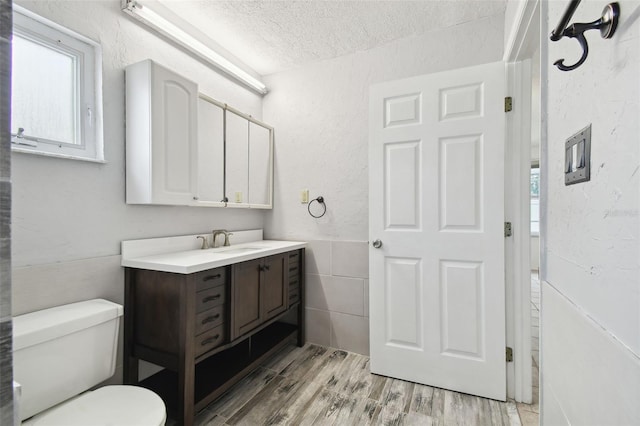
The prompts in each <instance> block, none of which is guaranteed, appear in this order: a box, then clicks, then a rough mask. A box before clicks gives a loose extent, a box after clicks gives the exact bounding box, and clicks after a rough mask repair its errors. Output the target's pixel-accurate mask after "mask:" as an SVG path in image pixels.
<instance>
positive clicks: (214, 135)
mask: <svg viewBox="0 0 640 426" xmlns="http://www.w3.org/2000/svg"><path fill="white" fill-rule="evenodd" d="M223 198H224V108H223V106H221V105H220V104H219V103H218V102H216V101H214V100H213V99H210V98H208V97H206V96H204V95H202V94H201V95H200V97H199V99H198V186H197V191H196V197H195V204H196V205H198V204H199V205H208V206H224V201H223Z"/></svg>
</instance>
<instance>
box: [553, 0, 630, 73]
mask: <svg viewBox="0 0 640 426" xmlns="http://www.w3.org/2000/svg"><path fill="white" fill-rule="evenodd" d="M579 4H580V0H571V3H569V6H567V10H566V11H565V12H564V15H563V16H562V19H561V20H560V22H559V23H558V26H557V27H556V28H555V29H554V30H553V31H552V32H551V36H550V37H549V38H550V39H551V41H558V40H560V39H561V38H562V37H569V38H575V39H577V40H578V43H580V46H581V47H582V56H581V57H580V59H579V60H578V62H576V63H575V64H573V65H565V64H564V59H558V60H557V61H555V62H554V63H553V65H555V66H556V67H558V69H559V70H560V71H571V70H574V69H576V68H578V67H579V66H580V65H582V64H583V63H584V61H586V60H587V56H588V55H589V45H588V44H587V39H586V38H585V36H584V33H585V31H588V30H600V35H601V36H602V38H605V39H606V38H611V37H613V34H614V33H615V32H616V28H617V27H618V18H619V16H620V5H619V4H618V3H609V4H608V5H606V6H605V8H604V10H603V11H602V16H601V17H600V18H599V19H597V20H595V21H593V22H589V23H575V24H572V25H569V26H568V27H567V25H568V24H569V21H570V20H571V18H572V17H573V14H574V12H575V11H576V9H577V8H578V5H579Z"/></svg>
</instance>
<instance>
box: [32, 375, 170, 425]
mask: <svg viewBox="0 0 640 426" xmlns="http://www.w3.org/2000/svg"><path fill="white" fill-rule="evenodd" d="M166 419H167V417H166V408H165V405H164V402H163V401H162V399H160V397H159V396H158V395H156V394H155V393H153V392H151V391H150V390H148V389H145V388H141V387H138V386H126V385H125V386H116V385H114V386H104V387H101V388H99V389H97V390H95V391H92V392H86V393H83V394H82V395H80V396H78V397H77V398H74V399H71V400H68V401H66V402H64V403H62V404H59V405H56V406H55V407H52V408H50V409H49V410H46V411H44V412H42V413H40V414H38V415H36V416H33V417H32V418H30V419H28V420H26V421H24V422H23V423H22V425H23V426H26V425H29V426H88V425H91V426H164V424H165V421H166Z"/></svg>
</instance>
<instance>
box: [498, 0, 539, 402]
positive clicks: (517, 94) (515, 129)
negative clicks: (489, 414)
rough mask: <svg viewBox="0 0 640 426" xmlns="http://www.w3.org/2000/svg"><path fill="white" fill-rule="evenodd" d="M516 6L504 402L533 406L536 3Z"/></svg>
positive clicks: (510, 65) (510, 81)
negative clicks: (532, 172) (532, 183)
mask: <svg viewBox="0 0 640 426" xmlns="http://www.w3.org/2000/svg"><path fill="white" fill-rule="evenodd" d="M516 3H517V7H518V9H517V11H516V14H515V20H514V24H513V27H512V30H511V33H510V34H509V38H508V39H507V41H506V43H505V53H504V56H503V61H504V62H505V63H506V67H507V93H508V96H511V97H512V98H513V110H512V111H511V112H510V113H508V114H507V117H506V137H505V141H506V145H505V161H506V164H505V166H506V167H505V220H507V221H510V222H512V224H513V236H512V237H510V238H507V239H506V241H505V269H506V270H505V285H506V298H507V299H506V301H507V304H506V309H507V312H506V342H507V346H509V347H511V348H513V363H508V364H507V396H508V397H510V398H513V399H515V400H516V401H518V402H524V403H531V401H532V373H531V369H532V360H531V259H530V251H531V249H530V239H531V235H530V234H531V231H530V188H529V186H530V179H531V178H530V168H531V126H532V124H533V123H531V61H530V59H531V57H532V56H533V53H534V52H535V49H536V47H538V46H540V0H527V1H524V2H516ZM536 125H540V123H537V124H536Z"/></svg>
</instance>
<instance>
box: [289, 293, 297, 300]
mask: <svg viewBox="0 0 640 426" xmlns="http://www.w3.org/2000/svg"><path fill="white" fill-rule="evenodd" d="M297 297H298V295H297V294H292V295H291V296H289V300H293V299H295V298H297Z"/></svg>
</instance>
